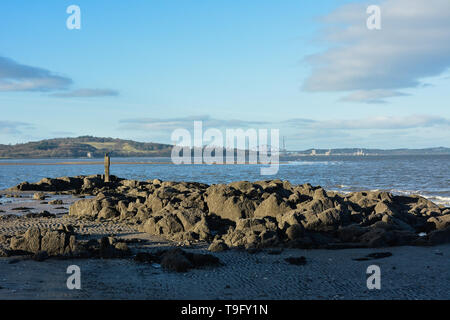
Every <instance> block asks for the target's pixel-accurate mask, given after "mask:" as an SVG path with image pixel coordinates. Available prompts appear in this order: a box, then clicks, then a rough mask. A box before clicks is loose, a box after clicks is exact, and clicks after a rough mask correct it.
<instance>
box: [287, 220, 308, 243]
mask: <svg viewBox="0 0 450 320" xmlns="http://www.w3.org/2000/svg"><path fill="white" fill-rule="evenodd" d="M303 235H304V229H303V226H302V225H300V224H294V225H291V226H289V227H288V228H287V229H286V236H287V238H288V239H289V240H297V239H300V238H302V237H303Z"/></svg>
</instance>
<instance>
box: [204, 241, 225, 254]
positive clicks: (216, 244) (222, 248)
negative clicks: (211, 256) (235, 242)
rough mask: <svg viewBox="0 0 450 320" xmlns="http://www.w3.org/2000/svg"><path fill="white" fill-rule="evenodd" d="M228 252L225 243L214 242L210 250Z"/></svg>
mask: <svg viewBox="0 0 450 320" xmlns="http://www.w3.org/2000/svg"><path fill="white" fill-rule="evenodd" d="M226 250H228V246H227V244H226V243H225V242H223V241H214V242H213V243H211V245H210V246H209V248H208V251H211V252H223V251H226Z"/></svg>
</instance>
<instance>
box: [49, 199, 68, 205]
mask: <svg viewBox="0 0 450 320" xmlns="http://www.w3.org/2000/svg"><path fill="white" fill-rule="evenodd" d="M48 204H50V205H52V206H56V205H62V204H64V203H63V201H62V200H59V199H56V200H52V201H49V203H48Z"/></svg>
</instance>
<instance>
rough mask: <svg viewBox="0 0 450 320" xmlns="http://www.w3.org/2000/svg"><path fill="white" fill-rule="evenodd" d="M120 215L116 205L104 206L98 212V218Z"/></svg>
mask: <svg viewBox="0 0 450 320" xmlns="http://www.w3.org/2000/svg"><path fill="white" fill-rule="evenodd" d="M118 216H120V213H119V212H118V211H117V210H116V209H115V208H114V207H103V208H102V209H101V210H100V212H99V213H98V216H97V218H103V219H111V218H115V217H118Z"/></svg>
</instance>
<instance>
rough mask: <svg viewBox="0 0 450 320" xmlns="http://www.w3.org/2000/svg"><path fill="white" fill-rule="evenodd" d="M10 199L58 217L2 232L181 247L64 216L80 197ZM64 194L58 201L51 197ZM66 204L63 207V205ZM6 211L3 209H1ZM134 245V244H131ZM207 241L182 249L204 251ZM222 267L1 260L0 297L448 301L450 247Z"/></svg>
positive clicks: (293, 252) (11, 221)
mask: <svg viewBox="0 0 450 320" xmlns="http://www.w3.org/2000/svg"><path fill="white" fill-rule="evenodd" d="M22 197H23V198H11V200H10V201H11V202H9V203H8V201H7V200H6V199H3V201H4V202H5V203H3V204H2V205H0V210H2V211H4V212H12V209H13V208H21V207H22V208H23V207H27V208H29V209H28V211H26V212H28V213H30V212H42V211H43V210H46V211H47V212H49V213H53V214H56V216H55V217H51V218H42V217H38V218H29V217H26V216H23V215H22V216H17V217H16V216H8V217H5V216H4V217H3V219H2V220H1V221H0V235H2V236H12V235H14V234H17V233H23V232H25V231H26V230H27V229H28V228H30V227H31V226H38V227H40V228H53V229H55V228H59V227H61V226H63V225H72V226H74V228H75V230H76V231H77V234H79V235H80V237H86V238H96V239H98V238H101V237H102V236H114V237H117V238H119V239H123V240H125V241H126V240H128V241H131V240H132V239H134V240H136V239H140V240H141V241H142V242H141V243H139V244H133V243H130V244H129V246H130V248H131V249H133V250H137V249H139V250H146V249H147V250H154V249H156V248H175V247H179V246H180V245H181V244H180V243H177V242H171V241H168V240H165V239H164V238H163V237H158V236H155V235H149V234H147V233H142V232H139V231H137V230H136V227H135V225H133V224H131V223H128V222H126V221H102V222H99V221H95V220H94V221H86V220H83V221H80V220H79V219H76V218H75V217H71V216H69V215H67V214H65V213H67V210H68V208H69V206H70V205H71V204H72V203H73V202H74V201H77V200H79V198H78V197H76V196H70V195H66V196H61V195H52V196H50V198H48V199H46V200H45V202H47V203H44V204H43V201H38V200H32V199H30V197H31V194H30V193H28V194H27V193H24V194H22ZM52 199H53V200H55V199H62V201H63V204H62V205H50V204H48V202H49V201H51V200H52ZM63 208H65V210H64V209H63ZM3 214H5V213H3ZM131 242H132V241H131ZM207 248H208V244H207V243H205V242H201V241H200V242H198V243H196V244H194V245H192V246H189V247H185V249H186V250H187V251H189V252H198V253H208V251H207ZM376 252H378V253H380V252H390V253H392V256H390V257H386V258H383V259H375V260H368V261H357V260H355V259H358V258H363V257H365V256H367V255H368V254H371V253H376ZM213 254H214V255H215V256H216V257H218V258H219V259H220V261H221V262H222V263H223V266H221V267H218V268H203V269H196V270H190V271H189V272H187V273H175V272H167V271H166V270H162V268H161V266H160V265H157V264H147V263H138V262H136V261H134V260H133V259H132V257H130V258H128V259H111V260H105V259H58V258H50V259H48V260H46V261H44V262H38V261H34V260H32V259H30V258H29V257H6V258H0V270H1V275H0V299H250V300H251V299H266V300H272V299H306V300H308V299H449V298H450V244H445V245H439V246H433V247H411V246H403V247H390V248H377V249H372V248H364V249H345V250H323V249H315V250H306V249H287V248H286V249H269V248H268V249H263V250H261V251H258V252H256V253H251V252H247V251H245V250H239V249H234V250H229V251H225V252H220V253H213ZM299 256H304V257H306V260H307V263H306V264H305V265H291V264H289V263H288V262H286V261H285V259H286V258H289V257H299ZM70 265H77V266H79V267H80V269H81V283H82V288H81V290H69V289H68V288H67V286H66V281H67V277H68V275H67V274H66V270H67V267H68V266H70ZM370 265H378V266H379V267H380V268H381V290H369V289H368V288H367V285H366V280H367V277H368V275H367V274H366V271H367V267H368V266H370Z"/></svg>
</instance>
